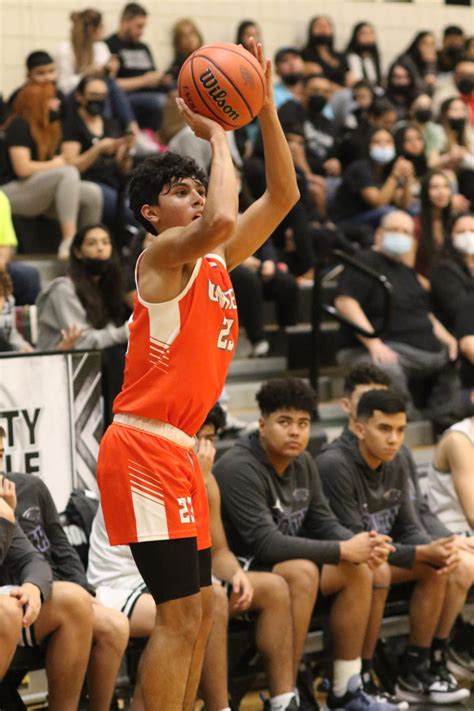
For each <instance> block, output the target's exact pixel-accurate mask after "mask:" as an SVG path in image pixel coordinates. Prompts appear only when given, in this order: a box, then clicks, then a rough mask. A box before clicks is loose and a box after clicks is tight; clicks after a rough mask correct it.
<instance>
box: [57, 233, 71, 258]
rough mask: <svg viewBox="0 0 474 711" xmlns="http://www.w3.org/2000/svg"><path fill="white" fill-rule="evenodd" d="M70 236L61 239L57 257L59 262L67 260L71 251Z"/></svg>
mask: <svg viewBox="0 0 474 711" xmlns="http://www.w3.org/2000/svg"><path fill="white" fill-rule="evenodd" d="M71 245H72V237H69V238H67V239H62V240H61V242H60V243H59V247H58V259H59V261H60V262H67V260H68V259H69V253H70V251H71Z"/></svg>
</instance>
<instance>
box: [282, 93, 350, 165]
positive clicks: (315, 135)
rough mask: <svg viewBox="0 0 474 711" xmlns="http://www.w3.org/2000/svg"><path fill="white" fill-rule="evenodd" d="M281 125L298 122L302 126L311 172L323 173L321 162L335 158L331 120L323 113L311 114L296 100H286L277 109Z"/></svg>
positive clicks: (334, 131)
mask: <svg viewBox="0 0 474 711" xmlns="http://www.w3.org/2000/svg"><path fill="white" fill-rule="evenodd" d="M278 116H279V117H280V121H281V123H282V125H283V126H285V124H289V125H291V124H295V123H296V124H300V125H302V126H303V131H304V137H305V145H306V159H307V161H308V163H309V165H310V168H311V170H312V171H313V173H316V174H318V175H323V174H324V168H323V163H324V162H325V161H327V160H328V159H329V158H335V157H336V153H335V149H334V140H335V137H336V129H335V127H334V124H333V122H332V121H330V120H329V119H328V118H326V117H325V116H323V114H321V113H319V114H312V113H310V112H309V111H308V110H307V109H306V108H305V107H304V106H302V105H301V104H300V103H299V102H298V101H293V100H290V101H287V102H286V103H285V104H283V106H281V108H280V110H279V111H278Z"/></svg>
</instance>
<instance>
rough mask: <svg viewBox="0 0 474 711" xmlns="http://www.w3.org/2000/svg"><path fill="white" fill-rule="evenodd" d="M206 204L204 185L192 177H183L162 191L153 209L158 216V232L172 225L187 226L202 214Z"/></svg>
mask: <svg viewBox="0 0 474 711" xmlns="http://www.w3.org/2000/svg"><path fill="white" fill-rule="evenodd" d="M205 204H206V188H205V187H204V185H203V184H202V183H200V182H199V181H197V180H193V179H192V178H182V179H180V180H179V181H178V180H177V181H176V182H174V183H172V184H171V187H170V186H168V185H166V186H165V187H164V188H163V190H162V191H161V193H160V195H159V203H158V205H157V206H156V207H155V209H154V210H153V212H154V214H155V216H156V222H154V221H153V224H154V225H155V226H156V227H157V231H158V232H164V231H165V230H167V229H169V228H170V227H186V226H187V225H190V224H191V222H193V220H197V219H199V218H200V217H201V216H202V213H203V210H204V206H205ZM147 219H149V218H148V217H147Z"/></svg>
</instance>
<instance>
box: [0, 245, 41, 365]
mask: <svg viewBox="0 0 474 711" xmlns="http://www.w3.org/2000/svg"><path fill="white" fill-rule="evenodd" d="M0 249H1V248H0ZM32 350H33V347H32V346H31V344H30V343H28V341H26V340H25V339H24V338H23V336H21V335H20V333H18V331H17V328H16V319H15V299H14V297H13V284H12V280H11V279H10V275H9V274H8V272H7V271H6V270H4V269H1V263H0V352H2V353H4V352H6V351H19V352H20V353H29V352H30V351H32Z"/></svg>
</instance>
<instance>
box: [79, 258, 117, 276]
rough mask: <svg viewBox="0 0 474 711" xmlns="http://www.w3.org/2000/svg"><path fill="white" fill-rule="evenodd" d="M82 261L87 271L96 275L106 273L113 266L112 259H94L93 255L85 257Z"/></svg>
mask: <svg viewBox="0 0 474 711" xmlns="http://www.w3.org/2000/svg"><path fill="white" fill-rule="evenodd" d="M82 263H83V265H84V267H85V268H86V269H87V271H88V272H90V273H91V274H93V275H94V276H102V275H103V274H106V273H107V272H108V271H109V269H110V268H111V266H112V260H111V259H92V258H91V257H85V258H84V259H83V260H82Z"/></svg>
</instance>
